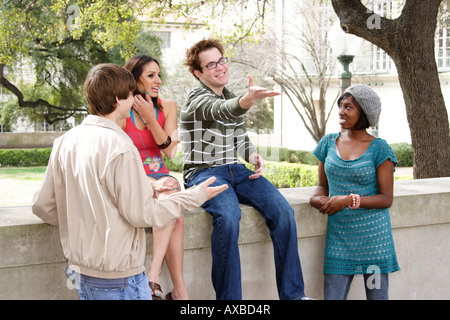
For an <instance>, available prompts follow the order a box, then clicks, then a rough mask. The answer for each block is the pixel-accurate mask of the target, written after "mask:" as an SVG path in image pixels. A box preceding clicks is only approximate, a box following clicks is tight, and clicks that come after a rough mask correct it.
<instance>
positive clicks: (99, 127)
mask: <svg viewBox="0 0 450 320" xmlns="http://www.w3.org/2000/svg"><path fill="white" fill-rule="evenodd" d="M135 87H136V83H135V80H134V78H133V76H132V74H131V73H130V72H129V71H128V70H126V69H125V68H122V67H120V66H116V65H113V64H101V65H98V66H95V67H94V68H92V70H91V71H90V72H89V74H88V76H87V78H86V81H85V85H84V94H85V97H86V101H87V103H88V106H89V110H90V113H91V115H89V116H87V117H86V119H85V120H84V121H83V122H82V124H81V125H79V126H77V127H75V128H73V129H71V130H69V131H68V132H67V133H66V134H65V135H63V136H62V137H60V138H58V139H56V140H55V142H54V145H53V150H52V154H51V156H50V159H49V163H48V167H47V170H46V173H45V177H44V181H43V183H42V185H41V187H40V189H39V190H38V192H37V193H36V194H35V196H34V198H33V204H32V208H33V213H34V214H36V215H37V216H39V217H40V218H41V219H42V220H43V221H45V222H46V223H49V224H51V225H54V226H58V227H59V229H60V236H61V244H62V248H63V251H64V255H65V257H66V259H67V260H68V265H69V268H68V269H67V270H68V274H70V275H72V274H73V273H74V272H76V279H77V289H78V292H79V295H80V298H81V299H102V300H104V299H151V291H150V288H149V286H148V279H147V277H146V275H145V273H144V270H145V267H144V260H145V245H146V238H145V229H144V228H146V227H152V226H163V225H164V224H166V223H167V222H169V221H171V220H172V219H177V218H179V217H180V215H181V213H182V211H183V210H193V209H194V208H197V207H199V206H200V205H202V204H203V202H205V201H206V200H208V199H210V198H212V197H214V196H216V195H217V194H219V193H220V192H222V191H223V190H225V189H226V186H219V187H209V185H210V184H211V183H212V182H213V181H214V180H215V179H214V178H213V179H211V180H208V181H206V182H205V183H203V184H200V185H198V186H196V187H194V188H191V189H189V190H186V191H183V192H178V193H176V194H174V195H172V196H170V197H168V198H166V199H164V200H156V199H154V197H153V192H154V190H153V189H152V187H151V184H150V182H149V180H148V178H147V177H146V175H145V172H144V169H143V167H142V163H141V158H140V156H139V153H138V151H137V149H136V148H135V147H134V145H133V143H132V141H131V140H130V138H129V137H128V136H127V134H126V133H125V132H124V131H123V130H122V129H121V128H120V127H119V126H118V123H119V122H120V120H122V119H125V118H127V117H129V116H130V108H131V107H132V105H133V101H134V98H133V95H132V92H133V91H134V90H135ZM149 190H150V191H149ZM105 289H106V290H105Z"/></svg>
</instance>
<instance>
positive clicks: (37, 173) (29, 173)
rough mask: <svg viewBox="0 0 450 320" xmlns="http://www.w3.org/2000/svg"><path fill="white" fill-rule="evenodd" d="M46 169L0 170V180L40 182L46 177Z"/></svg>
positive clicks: (11, 168)
mask: <svg viewBox="0 0 450 320" xmlns="http://www.w3.org/2000/svg"><path fill="white" fill-rule="evenodd" d="M45 168H46V167H28V168H15V167H7V168H0V179H17V180H39V181H41V180H42V178H43V177H44V173H45Z"/></svg>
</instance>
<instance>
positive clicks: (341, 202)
mask: <svg viewBox="0 0 450 320" xmlns="http://www.w3.org/2000/svg"><path fill="white" fill-rule="evenodd" d="M348 199H349V198H348V197H347V196H334V197H331V198H330V199H329V200H328V201H327V203H325V204H324V205H323V206H322V207H321V208H320V209H319V211H320V212H322V213H325V214H327V215H329V216H331V215H333V214H335V213H337V212H339V211H342V210H344V209H345V207H347V206H349V200H348Z"/></svg>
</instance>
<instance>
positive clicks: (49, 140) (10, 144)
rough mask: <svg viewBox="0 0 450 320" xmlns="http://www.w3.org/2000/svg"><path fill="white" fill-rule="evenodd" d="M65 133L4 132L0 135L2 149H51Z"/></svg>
mask: <svg viewBox="0 0 450 320" xmlns="http://www.w3.org/2000/svg"><path fill="white" fill-rule="evenodd" d="M64 133H65V131H48V132H2V133H1V134H0V148H1V149H14V148H17V149H27V148H49V147H52V146H53V141H54V140H55V139H56V138H58V137H60V136H61V135H63V134H64Z"/></svg>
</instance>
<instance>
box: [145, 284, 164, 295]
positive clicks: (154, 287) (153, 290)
mask: <svg viewBox="0 0 450 320" xmlns="http://www.w3.org/2000/svg"><path fill="white" fill-rule="evenodd" d="M148 285H149V286H150V289H151V290H152V299H153V300H163V298H161V295H162V290H161V286H160V285H159V284H158V283H155V282H151V281H149V282H148ZM156 290H158V291H160V292H161V293H159V294H157V293H155V291H156Z"/></svg>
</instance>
